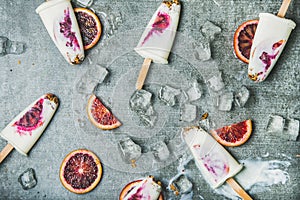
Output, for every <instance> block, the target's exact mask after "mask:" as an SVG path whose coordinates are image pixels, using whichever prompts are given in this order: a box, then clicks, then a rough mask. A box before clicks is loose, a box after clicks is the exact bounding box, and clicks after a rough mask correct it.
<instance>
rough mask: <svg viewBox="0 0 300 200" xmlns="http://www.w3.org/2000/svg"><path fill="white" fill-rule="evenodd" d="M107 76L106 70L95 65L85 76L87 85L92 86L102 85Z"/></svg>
mask: <svg viewBox="0 0 300 200" xmlns="http://www.w3.org/2000/svg"><path fill="white" fill-rule="evenodd" d="M107 75H108V70H107V69H106V68H105V67H102V66H100V65H96V67H93V68H90V69H89V70H88V71H87V72H86V76H87V77H88V81H89V82H90V83H89V84H93V85H97V84H99V83H102V82H103V81H104V79H105V78H106V76H107Z"/></svg>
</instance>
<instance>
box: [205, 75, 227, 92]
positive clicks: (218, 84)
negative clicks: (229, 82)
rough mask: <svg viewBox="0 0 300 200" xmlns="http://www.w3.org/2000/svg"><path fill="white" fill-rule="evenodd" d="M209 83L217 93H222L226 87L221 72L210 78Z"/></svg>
mask: <svg viewBox="0 0 300 200" xmlns="http://www.w3.org/2000/svg"><path fill="white" fill-rule="evenodd" d="M207 83H208V86H209V88H210V89H212V90H213V91H215V92H218V91H220V90H221V89H223V88H224V86H225V85H224V82H223V79H222V73H221V72H219V73H218V74H216V75H213V76H212V77H211V78H209V79H208V80H207Z"/></svg>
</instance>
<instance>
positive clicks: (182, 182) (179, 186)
mask: <svg viewBox="0 0 300 200" xmlns="http://www.w3.org/2000/svg"><path fill="white" fill-rule="evenodd" d="M172 184H173V185H174V186H175V188H176V190H177V191H178V192H179V193H180V194H186V193H189V192H191V191H192V189H193V184H192V182H191V181H190V180H189V179H188V178H187V176H186V175H184V174H181V175H180V176H179V177H178V178H176V179H175V180H173V182H172Z"/></svg>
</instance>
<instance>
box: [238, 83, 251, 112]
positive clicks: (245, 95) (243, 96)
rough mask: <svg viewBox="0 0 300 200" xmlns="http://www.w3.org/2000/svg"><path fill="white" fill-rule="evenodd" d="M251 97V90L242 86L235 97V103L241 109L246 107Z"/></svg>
mask: <svg viewBox="0 0 300 200" xmlns="http://www.w3.org/2000/svg"><path fill="white" fill-rule="evenodd" d="M249 97H250V92H249V90H248V89H247V88H246V87H245V86H242V87H241V88H240V89H239V91H238V92H237V93H236V94H235V95H234V101H235V103H236V104H237V105H238V106H239V107H244V105H245V104H246V103H247V101H248V99H249Z"/></svg>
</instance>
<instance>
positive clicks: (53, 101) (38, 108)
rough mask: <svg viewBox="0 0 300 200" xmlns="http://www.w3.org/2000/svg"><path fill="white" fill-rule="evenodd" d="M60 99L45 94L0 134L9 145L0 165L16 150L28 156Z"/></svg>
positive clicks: (1, 156) (0, 154)
mask: <svg viewBox="0 0 300 200" xmlns="http://www.w3.org/2000/svg"><path fill="white" fill-rule="evenodd" d="M58 103H59V101H58V98H57V97H56V96H55V95H53V94H45V95H43V96H41V97H40V98H38V99H37V100H36V101H34V102H33V103H32V104H30V105H29V106H28V107H27V108H26V109H24V110H23V111H22V112H21V113H20V114H19V115H17V116H16V117H15V118H14V119H13V120H12V121H11V122H10V123H9V124H8V125H7V126H6V127H5V128H4V129H3V130H2V131H1V133H0V136H1V137H2V138H4V139H5V140H7V142H8V145H7V146H6V147H5V149H4V150H3V151H2V152H1V153H0V163H1V161H2V160H3V159H4V158H5V157H6V156H7V155H8V154H9V152H10V151H11V150H12V149H13V148H15V149H17V150H18V151H19V152H20V153H21V154H23V155H27V153H28V152H29V151H30V149H31V148H32V147H33V145H34V144H35V143H36V141H37V140H38V139H39V137H40V136H41V135H42V133H43V131H44V130H45V128H46V127H47V125H48V123H49V122H50V120H51V118H52V116H53V115H54V113H55V112H56V109H57V107H58Z"/></svg>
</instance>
